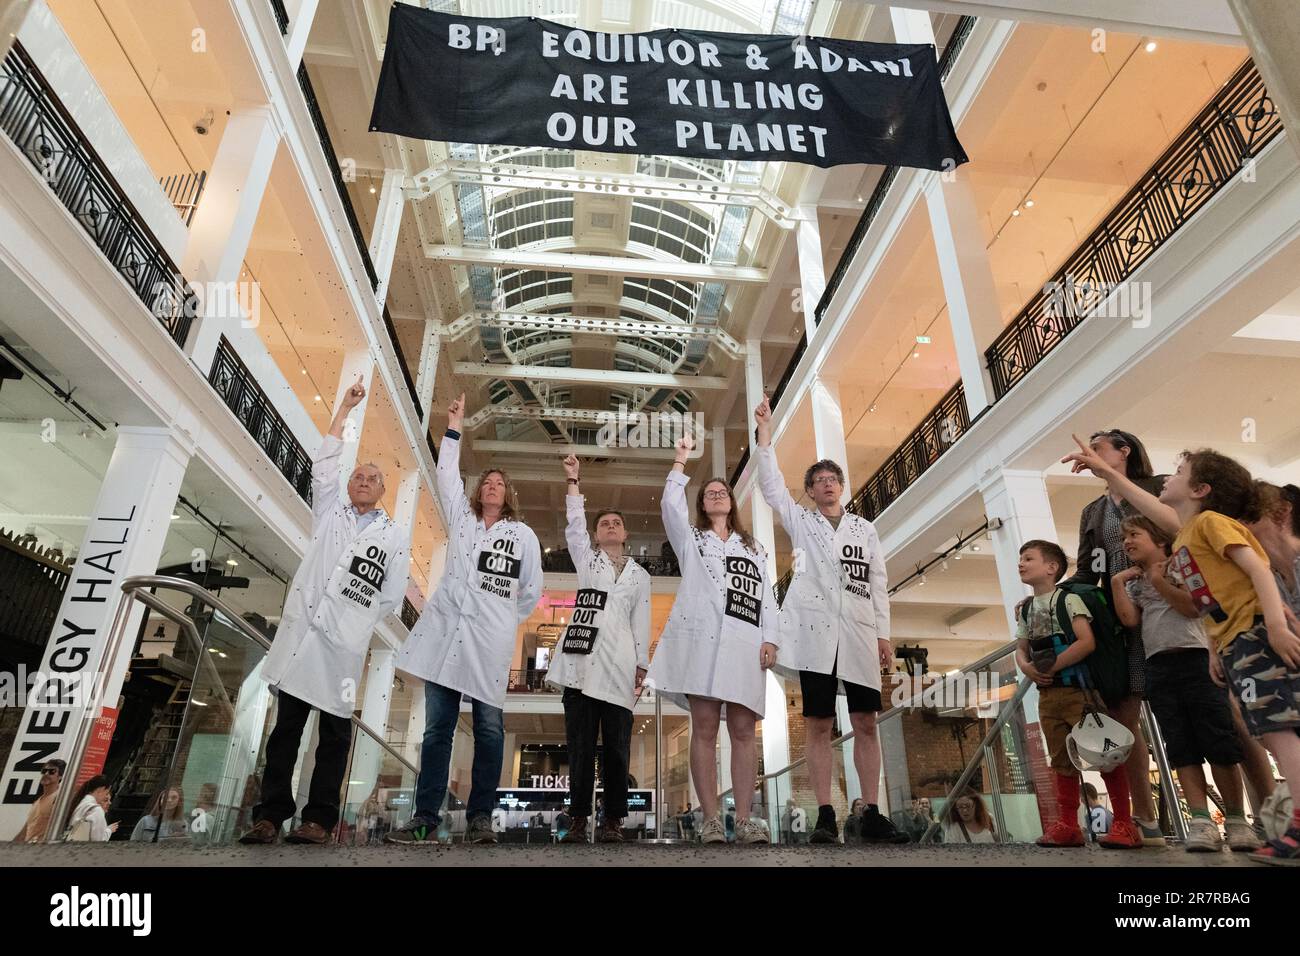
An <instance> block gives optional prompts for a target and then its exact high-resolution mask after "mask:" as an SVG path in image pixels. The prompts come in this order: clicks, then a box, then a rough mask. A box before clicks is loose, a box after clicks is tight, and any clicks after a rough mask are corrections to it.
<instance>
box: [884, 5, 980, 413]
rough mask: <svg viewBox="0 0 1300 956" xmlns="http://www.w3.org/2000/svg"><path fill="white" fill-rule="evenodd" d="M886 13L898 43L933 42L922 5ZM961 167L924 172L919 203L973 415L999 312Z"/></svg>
mask: <svg viewBox="0 0 1300 956" xmlns="http://www.w3.org/2000/svg"><path fill="white" fill-rule="evenodd" d="M889 14H890V19H891V20H892V22H893V25H894V38H895V39H896V40H897V41H898V42H899V43H931V44H933V43H934V29H933V27H932V26H931V24H930V14H929V13H928V12H926V11H925V10H905V9H902V8H899V7H891V8H890V10H889ZM965 169H966V167H958V168H956V169H954V171H953V172H951V173H945V174H943V175H940V174H937V173H930V174H928V179H927V181H926V183H925V204H926V208H927V209H928V211H929V214H930V233H931V235H932V236H933V237H934V246H935V253H936V254H937V256H938V259H939V277H940V279H941V280H942V282H943V292H944V297H945V299H946V300H947V302H948V321H949V323H950V324H951V325H952V335H953V344H954V345H955V346H956V349H957V366H958V369H959V370H960V372H961V380H962V386H963V389H964V390H965V393H966V409H967V412H968V413H969V415H970V417H971V418H974V417H975V416H976V415H978V414H979V413H980V412H981V411H983V410H984V409H985V408H986V407H988V406H989V405H991V404H993V383H992V380H991V379H990V378H989V374H988V369H987V368H986V367H985V364H984V349H985V348H987V347H988V346H989V345H990V344H992V342H993V340H994V339H995V338H997V336H998V333H1000V332H1001V331H1002V313H1001V310H1000V309H999V307H998V297H997V287H996V286H995V285H994V283H993V270H992V268H991V267H990V266H989V257H988V251H987V249H986V248H985V241H984V230H983V227H982V226H981V225H980V214H979V209H978V207H977V206H976V205H975V194H974V192H973V190H972V188H971V184H970V177H969V176H968V175H967V174H966V172H965ZM945 177H946V181H945Z"/></svg>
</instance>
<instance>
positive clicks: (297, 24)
mask: <svg viewBox="0 0 1300 956" xmlns="http://www.w3.org/2000/svg"><path fill="white" fill-rule="evenodd" d="M297 3H298V8H297V9H296V10H294V9H292V8H291V7H289V6H288V3H286V5H285V6H286V9H287V10H288V11H289V35H288V36H286V37H285V38H284V48H285V53H286V54H287V55H288V57H289V66H291V67H293V69H295V70H297V69H298V64H300V63H301V62H302V55H303V52H304V51H305V50H306V49H307V35H308V34H309V33H311V24H312V20H314V19H315V18H316V7H317V6H318V5H319V0H297Z"/></svg>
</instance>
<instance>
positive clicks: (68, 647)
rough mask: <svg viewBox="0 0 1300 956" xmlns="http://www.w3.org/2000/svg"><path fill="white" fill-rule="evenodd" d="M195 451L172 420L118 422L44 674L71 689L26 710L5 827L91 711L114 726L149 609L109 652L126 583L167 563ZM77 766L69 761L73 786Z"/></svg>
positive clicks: (132, 617) (9, 769)
mask: <svg viewBox="0 0 1300 956" xmlns="http://www.w3.org/2000/svg"><path fill="white" fill-rule="evenodd" d="M193 451H194V449H193V446H192V445H188V444H186V443H183V442H182V441H181V440H180V439H179V438H178V437H177V436H176V435H175V434H173V433H172V431H171V430H170V429H167V428H137V427H131V426H121V427H119V428H118V432H117V442H116V444H115V445H114V447H113V454H112V457H111V458H110V459H109V462H108V469H107V471H106V472H105V474H104V480H103V482H102V483H101V484H100V488H99V494H98V496H97V498H96V500H95V505H94V510H93V511H91V518H90V521H89V523H88V524H87V526H86V533H85V535H84V536H83V538H82V541H81V547H80V549H79V550H78V552H77V554H78V556H77V561H76V563H75V564H74V565H73V568H72V571H71V573H70V575H69V578H68V584H67V587H66V589H65V590H64V593H63V599H62V601H61V602H60V604H59V612H58V615H57V616H56V618H55V620H56V621H57V622H58V623H57V624H56V625H55V627H54V629H53V631H52V632H51V634H50V640H49V642H48V644H47V645H46V647H45V652H44V654H43V656H42V658H41V665H40V673H42V674H48V675H51V683H50V684H48V685H46V688H45V690H46V692H47V693H48V692H49V691H50V690H52V689H54V688H55V687H56V686H57V687H58V688H60V689H62V690H64V691H66V692H65V693H63V694H61V695H60V696H59V697H58V698H56V700H55V702H54V704H53V705H52V706H41V704H40V703H39V702H36V701H32V702H29V704H28V706H27V709H26V711H25V712H24V713H23V715H22V718H21V720H20V723H19V726H18V731H17V734H16V736H15V739H14V742H13V746H12V748H11V749H10V751H9V757H8V760H7V761H6V762H5V765H4V767H5V772H4V778H3V782H2V783H0V833H8V834H12V833H17V832H18V830H19V829H20V828H21V827H22V825H23V822H24V820H25V819H26V816H27V811H28V809H29V808H30V805H31V803H32V802H33V801H34V800H35V797H36V794H37V793H38V792H39V790H40V770H41V764H42V763H43V762H44V761H46V760H49V759H51V758H55V757H57V758H61V759H64V760H67V759H68V758H69V757H70V756H71V754H70V751H71V749H72V745H73V742H74V738H75V737H76V735H77V734H78V732H79V731H80V729H81V727H82V721H83V720H85V719H90V718H91V717H92V716H94V715H98V716H99V718H100V719H101V720H102V721H103V725H102V726H105V727H110V728H111V725H112V722H113V721H114V720H115V719H116V715H117V707H118V696H119V694H120V693H121V689H122V683H123V681H124V679H125V677H126V671H127V667H128V666H129V665H130V663H131V652H132V651H133V650H134V646H135V641H134V637H135V634H136V632H137V631H138V630H139V628H140V620H141V616H142V615H143V613H144V606H143V605H142V604H139V603H135V604H133V606H132V609H131V612H130V614H129V615H128V616H127V618H126V621H125V631H124V633H123V637H122V639H121V642H120V644H119V646H118V648H117V651H116V653H115V654H114V655H113V656H112V657H111V658H110V659H106V656H107V652H108V642H109V639H110V631H111V630H112V627H113V623H114V620H115V618H116V615H117V610H118V607H119V605H120V602H121V599H122V591H121V584H122V581H123V579H124V578H126V577H129V576H131V575H137V574H154V573H155V572H157V570H158V563H159V561H160V559H161V557H162V553H163V547H164V545H165V542H166V539H167V533H168V530H169V527H170V525H171V515H172V509H173V508H174V507H175V506H176V495H177V493H178V492H179V490H180V486H181V479H182V478H183V477H184V475H185V468H186V465H187V464H188V463H189V460H190V456H191V455H192V454H193ZM101 679H102V685H101V684H100V680H101ZM56 681H57V682H58V683H57V684H56V683H55V682H56ZM97 695H98V696H97ZM101 708H102V709H101ZM76 771H77V768H76V767H74V766H69V767H68V775H69V776H68V781H69V782H68V786H72V785H73V784H72V779H73V777H75V775H76Z"/></svg>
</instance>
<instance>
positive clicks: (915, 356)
mask: <svg viewBox="0 0 1300 956" xmlns="http://www.w3.org/2000/svg"><path fill="white" fill-rule="evenodd" d="M920 357H921V353H920V352H913V353H912V358H920Z"/></svg>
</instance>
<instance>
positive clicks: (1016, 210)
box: [1011, 209, 1020, 216]
mask: <svg viewBox="0 0 1300 956" xmlns="http://www.w3.org/2000/svg"><path fill="white" fill-rule="evenodd" d="M1011 215H1013V216H1019V215H1020V210H1019V209H1013V210H1011Z"/></svg>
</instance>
